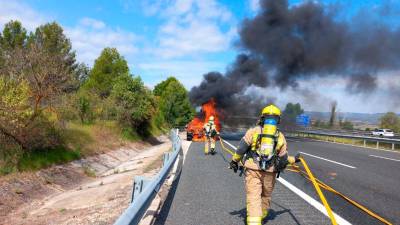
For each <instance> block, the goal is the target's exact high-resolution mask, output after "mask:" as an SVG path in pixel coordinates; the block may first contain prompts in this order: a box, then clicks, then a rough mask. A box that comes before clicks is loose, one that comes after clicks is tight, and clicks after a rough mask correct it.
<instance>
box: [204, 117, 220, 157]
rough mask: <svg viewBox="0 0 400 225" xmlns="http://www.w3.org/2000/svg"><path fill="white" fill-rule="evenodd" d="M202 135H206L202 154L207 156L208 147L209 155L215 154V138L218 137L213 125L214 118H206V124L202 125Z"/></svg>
mask: <svg viewBox="0 0 400 225" xmlns="http://www.w3.org/2000/svg"><path fill="white" fill-rule="evenodd" d="M203 130H204V133H205V135H206V141H205V146H204V153H205V154H206V155H207V154H208V149H209V147H210V148H211V154H212V155H214V154H215V138H216V136H217V135H218V131H217V128H216V126H215V124H214V116H210V117H209V118H208V122H207V123H206V124H204V127H203Z"/></svg>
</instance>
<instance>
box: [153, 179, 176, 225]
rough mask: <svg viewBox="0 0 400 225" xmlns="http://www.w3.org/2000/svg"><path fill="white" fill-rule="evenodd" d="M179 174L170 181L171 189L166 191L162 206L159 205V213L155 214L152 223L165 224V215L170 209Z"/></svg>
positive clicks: (166, 215)
mask: <svg viewBox="0 0 400 225" xmlns="http://www.w3.org/2000/svg"><path fill="white" fill-rule="evenodd" d="M181 174H182V173H179V175H178V177H177V178H176V179H175V180H174V182H173V183H172V186H171V189H170V190H169V192H168V195H167V198H166V199H165V202H164V204H163V206H162V207H161V210H160V214H159V215H158V216H157V219H156V221H155V222H154V225H163V224H165V221H166V220H167V217H168V214H169V210H170V209H171V206H172V202H173V200H174V196H175V193H176V190H177V189H178V184H179V180H180V178H181Z"/></svg>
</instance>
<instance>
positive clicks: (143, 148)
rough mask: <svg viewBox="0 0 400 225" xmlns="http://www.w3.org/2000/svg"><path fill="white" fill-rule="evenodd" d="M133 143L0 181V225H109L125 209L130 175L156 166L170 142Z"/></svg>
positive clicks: (151, 171) (151, 170) (148, 171)
mask: <svg viewBox="0 0 400 225" xmlns="http://www.w3.org/2000/svg"><path fill="white" fill-rule="evenodd" d="M151 143H152V144H150V143H149V142H143V141H141V142H135V143H131V144H129V145H127V146H123V147H120V148H119V149H116V150H114V151H107V152H105V153H104V154H97V155H94V156H90V157H87V158H84V159H80V160H76V161H73V162H71V163H67V164H64V165H57V166H52V167H49V168H47V169H42V170H39V171H36V172H25V173H15V174H10V175H7V176H4V177H2V178H0V224H111V223H113V222H114V221H115V219H116V218H117V217H118V216H119V215H120V214H121V213H122V212H123V210H124V209H125V208H126V206H127V205H128V204H129V201H130V197H131V192H132V182H133V176H135V175H151V174H155V173H157V171H158V169H159V168H160V167H161V163H162V160H161V158H162V155H163V153H164V152H165V151H168V150H169V148H170V145H171V143H170V141H169V140H168V139H167V137H165V136H162V137H160V138H157V140H153V141H152V142H151Z"/></svg>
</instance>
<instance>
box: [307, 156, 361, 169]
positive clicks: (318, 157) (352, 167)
mask: <svg viewBox="0 0 400 225" xmlns="http://www.w3.org/2000/svg"><path fill="white" fill-rule="evenodd" d="M300 153H301V154H304V155H308V156H311V157H314V158H317V159H322V160H325V161H328V162H331V163H335V164H338V165H341V166H345V167H348V168H351V169H356V167H354V166H350V165H347V164H344V163H340V162H336V161H333V160H330V159H325V158H322V157H320V156H316V155H311V154H309V153H305V152H300Z"/></svg>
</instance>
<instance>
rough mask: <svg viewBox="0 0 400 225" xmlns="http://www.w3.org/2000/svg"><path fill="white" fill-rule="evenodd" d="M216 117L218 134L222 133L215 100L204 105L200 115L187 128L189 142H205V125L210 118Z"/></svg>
mask: <svg viewBox="0 0 400 225" xmlns="http://www.w3.org/2000/svg"><path fill="white" fill-rule="evenodd" d="M210 116H214V123H215V126H216V129H217V131H218V132H220V131H221V123H220V120H219V118H220V116H219V113H218V111H217V108H216V103H215V100H214V99H211V100H210V101H208V102H206V103H204V104H202V106H201V111H200V113H199V114H198V115H197V116H196V117H195V118H194V119H193V120H192V121H190V123H189V124H188V125H187V127H186V138H187V140H188V141H204V140H205V133H204V131H203V127H204V124H205V123H207V122H208V118H210Z"/></svg>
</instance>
